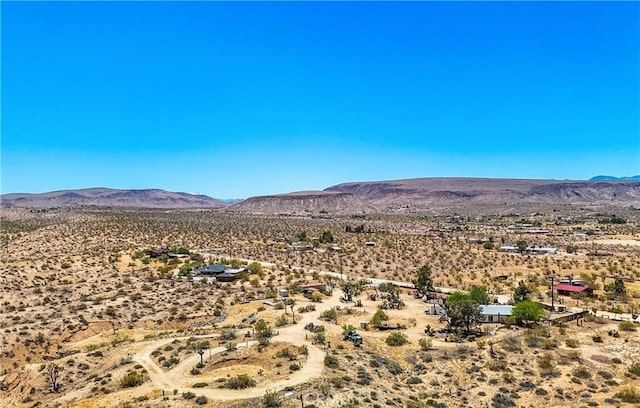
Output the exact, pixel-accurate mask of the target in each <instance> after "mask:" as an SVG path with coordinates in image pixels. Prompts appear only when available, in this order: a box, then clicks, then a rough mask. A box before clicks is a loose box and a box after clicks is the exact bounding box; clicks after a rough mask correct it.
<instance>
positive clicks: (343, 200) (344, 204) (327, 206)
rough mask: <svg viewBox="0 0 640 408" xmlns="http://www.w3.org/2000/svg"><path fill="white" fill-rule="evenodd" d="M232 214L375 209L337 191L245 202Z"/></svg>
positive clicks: (264, 197)
mask: <svg viewBox="0 0 640 408" xmlns="http://www.w3.org/2000/svg"><path fill="white" fill-rule="evenodd" d="M229 210H232V211H241V212H249V213H261V214H280V213H283V214H304V213H320V212H326V213H340V214H354V213H362V212H375V211H377V210H376V208H375V207H373V206H372V205H371V204H368V203H366V202H365V201H362V200H361V199H360V198H358V197H355V196H354V195H352V194H350V193H345V192H338V191H300V192H295V193H288V194H277V195H269V196H259V197H251V198H248V199H246V200H244V201H242V202H240V203H238V204H235V205H233V206H231V207H229Z"/></svg>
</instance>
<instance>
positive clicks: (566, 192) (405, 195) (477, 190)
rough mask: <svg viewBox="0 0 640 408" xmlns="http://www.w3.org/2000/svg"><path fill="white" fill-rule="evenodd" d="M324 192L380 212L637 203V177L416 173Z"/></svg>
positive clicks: (639, 186)
mask: <svg viewBox="0 0 640 408" xmlns="http://www.w3.org/2000/svg"><path fill="white" fill-rule="evenodd" d="M325 191H334V192H343V193H350V194H353V195H354V196H356V197H358V198H360V199H361V200H362V201H364V202H367V203H370V204H371V205H373V206H375V207H376V208H378V209H379V210H380V211H382V212H388V211H398V210H403V209H404V210H407V209H409V210H425V209H433V208H451V207H460V208H465V207H471V206H500V207H511V206H516V205H522V204H554V205H562V204H606V205H640V182H637V181H557V180H526V179H487V178H420V179H407V180H391V181H374V182H354V183H344V184H339V185H336V186H332V187H329V188H327V189H326V190H325Z"/></svg>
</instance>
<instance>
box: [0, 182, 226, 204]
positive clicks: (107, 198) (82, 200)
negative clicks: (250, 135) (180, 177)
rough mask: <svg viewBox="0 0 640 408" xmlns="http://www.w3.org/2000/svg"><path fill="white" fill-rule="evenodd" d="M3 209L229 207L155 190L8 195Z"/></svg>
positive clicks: (206, 198)
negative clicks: (5, 207)
mask: <svg viewBox="0 0 640 408" xmlns="http://www.w3.org/2000/svg"><path fill="white" fill-rule="evenodd" d="M0 202H1V203H2V205H3V206H15V207H31V208H51V207H78V206H90V205H93V206H99V207H132V208H134V207H137V208H223V207H226V206H228V205H229V204H228V203H226V202H223V201H222V200H217V199H215V198H211V197H209V196H206V195H195V194H189V193H174V192H170V191H165V190H159V189H143V190H117V189H111V188H102V187H98V188H84V189H80V190H60V191H52V192H49V193H41V194H29V193H12V194H3V195H2V196H0Z"/></svg>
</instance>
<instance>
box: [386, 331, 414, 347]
mask: <svg viewBox="0 0 640 408" xmlns="http://www.w3.org/2000/svg"><path fill="white" fill-rule="evenodd" d="M408 342H409V339H408V338H407V335H406V334H404V333H399V332H396V333H391V334H390V335H389V336H387V339H386V340H385V343H387V345H389V346H394V347H396V346H403V345H405V344H407V343H408Z"/></svg>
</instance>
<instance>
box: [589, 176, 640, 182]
mask: <svg viewBox="0 0 640 408" xmlns="http://www.w3.org/2000/svg"><path fill="white" fill-rule="evenodd" d="M589 180H590V181H628V180H640V176H628V177H615V176H595V177H591V178H590V179H589Z"/></svg>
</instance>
